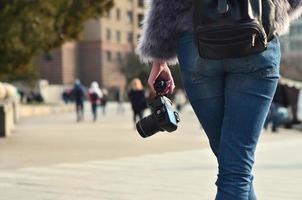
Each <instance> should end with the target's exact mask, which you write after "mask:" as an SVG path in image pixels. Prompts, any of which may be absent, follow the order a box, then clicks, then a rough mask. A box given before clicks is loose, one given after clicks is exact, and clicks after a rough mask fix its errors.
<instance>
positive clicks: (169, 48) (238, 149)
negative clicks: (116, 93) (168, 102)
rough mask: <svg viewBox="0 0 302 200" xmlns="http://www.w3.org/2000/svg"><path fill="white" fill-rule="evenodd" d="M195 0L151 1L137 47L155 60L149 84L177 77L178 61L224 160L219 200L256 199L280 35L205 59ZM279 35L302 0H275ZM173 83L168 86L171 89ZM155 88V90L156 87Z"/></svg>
mask: <svg viewBox="0 0 302 200" xmlns="http://www.w3.org/2000/svg"><path fill="white" fill-rule="evenodd" d="M193 2H194V1H193V0H175V1H171V0H151V1H150V3H151V4H150V7H149V10H148V12H147V14H146V16H147V17H146V19H145V20H144V26H143V34H142V37H141V39H140V41H139V45H138V49H137V52H138V54H139V55H140V56H141V58H142V60H144V61H146V62H152V63H153V65H152V69H151V72H150V76H149V80H148V84H149V86H150V87H151V89H153V84H154V82H155V80H156V79H157V78H158V77H159V76H160V77H161V78H164V79H166V80H167V81H173V78H172V76H171V72H170V69H169V67H168V65H174V64H176V63H177V60H178V62H179V64H180V67H181V73H182V78H183V83H184V86H185V89H186V92H187V95H188V98H189V100H190V102H191V104H192V107H193V109H194V111H195V114H196V115H197V117H198V119H199V121H200V122H201V124H202V126H203V128H204V130H205V132H206V134H207V136H208V138H209V143H210V146H211V149H212V151H213V153H214V154H215V156H216V157H217V161H218V165H219V173H218V179H217V182H216V185H217V188H218V190H217V194H216V200H255V199H256V195H255V192H254V189H253V176H252V173H251V172H252V166H253V163H254V153H255V149H256V145H257V141H258V138H259V134H260V132H261V129H262V126H263V123H264V121H265V118H266V115H267V113H268V111H269V107H270V104H271V101H272V97H273V95H274V92H275V89H276V86H277V82H278V78H279V64H280V46H279V41H278V37H277V36H276V37H274V38H273V39H272V40H271V41H270V42H269V44H268V47H267V49H266V50H265V51H263V52H261V53H258V54H255V55H251V56H247V57H243V58H236V59H220V60H214V59H212V60H210V59H204V58H200V57H199V55H198V50H197V47H196V45H195V43H194V37H193V20H192V18H193V17H192V16H193V6H192V5H193ZM273 3H274V4H275V6H276V13H275V14H276V16H275V18H276V21H275V24H274V26H275V28H276V33H277V34H276V35H281V34H284V33H286V32H287V30H288V29H289V21H290V20H292V19H294V18H296V17H298V16H299V15H300V13H301V12H302V1H301V0H273ZM173 89H174V84H171V85H170V86H169V92H170V93H171V92H172V91H173ZM153 90H154V89H153Z"/></svg>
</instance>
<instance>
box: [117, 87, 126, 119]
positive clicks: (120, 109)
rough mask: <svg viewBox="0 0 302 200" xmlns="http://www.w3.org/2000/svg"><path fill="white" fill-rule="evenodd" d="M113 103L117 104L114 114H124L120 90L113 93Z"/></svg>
mask: <svg viewBox="0 0 302 200" xmlns="http://www.w3.org/2000/svg"><path fill="white" fill-rule="evenodd" d="M115 101H116V103H117V109H116V113H117V114H124V112H125V108H124V99H123V95H122V92H121V91H120V90H117V91H116V93H115Z"/></svg>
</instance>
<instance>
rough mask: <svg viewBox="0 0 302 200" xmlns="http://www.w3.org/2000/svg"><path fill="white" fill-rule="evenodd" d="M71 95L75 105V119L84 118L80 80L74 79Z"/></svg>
mask: <svg viewBox="0 0 302 200" xmlns="http://www.w3.org/2000/svg"><path fill="white" fill-rule="evenodd" d="M71 96H72V97H73V99H74V101H75V106H76V120H77V122H80V121H83V120H84V100H85V90H84V86H83V85H82V83H81V81H80V80H78V79H77V80H75V81H74V84H73V88H72V90H71Z"/></svg>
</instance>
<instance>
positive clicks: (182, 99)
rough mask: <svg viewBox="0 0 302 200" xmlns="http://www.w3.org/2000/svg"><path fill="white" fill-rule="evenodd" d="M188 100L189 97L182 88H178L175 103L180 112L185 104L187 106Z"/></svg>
mask: <svg viewBox="0 0 302 200" xmlns="http://www.w3.org/2000/svg"><path fill="white" fill-rule="evenodd" d="M186 102H187V97H186V95H185V93H184V92H183V90H182V89H178V90H177V91H176V93H175V97H174V104H175V105H176V109H177V111H178V112H181V111H182V108H183V106H185V104H186Z"/></svg>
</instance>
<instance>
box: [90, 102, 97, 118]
mask: <svg viewBox="0 0 302 200" xmlns="http://www.w3.org/2000/svg"><path fill="white" fill-rule="evenodd" d="M91 110H92V117H93V121H96V119H97V104H96V103H92V104H91Z"/></svg>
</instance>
